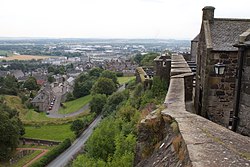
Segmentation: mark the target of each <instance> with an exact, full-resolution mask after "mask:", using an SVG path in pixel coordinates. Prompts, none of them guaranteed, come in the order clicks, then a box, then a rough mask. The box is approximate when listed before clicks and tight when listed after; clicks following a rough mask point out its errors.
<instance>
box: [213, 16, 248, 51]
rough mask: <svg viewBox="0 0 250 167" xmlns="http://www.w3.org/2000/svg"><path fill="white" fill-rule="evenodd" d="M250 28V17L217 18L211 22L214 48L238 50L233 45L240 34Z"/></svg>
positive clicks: (217, 49) (218, 49)
mask: <svg viewBox="0 0 250 167" xmlns="http://www.w3.org/2000/svg"><path fill="white" fill-rule="evenodd" d="M249 28H250V19H224V18H223V19H221V18H215V19H214V22H213V23H210V30H211V38H212V45H213V50H216V51H237V50H238V48H236V47H233V45H234V44H236V43H237V41H238V38H239V35H240V34H242V33H243V32H245V31H246V30H247V29H249Z"/></svg>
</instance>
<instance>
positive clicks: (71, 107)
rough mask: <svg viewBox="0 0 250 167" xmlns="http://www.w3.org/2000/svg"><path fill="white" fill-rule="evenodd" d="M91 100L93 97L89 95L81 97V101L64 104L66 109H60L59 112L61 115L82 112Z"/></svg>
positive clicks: (76, 100)
mask: <svg viewBox="0 0 250 167" xmlns="http://www.w3.org/2000/svg"><path fill="white" fill-rule="evenodd" d="M91 98H92V96H91V95H87V96H84V97H81V98H79V99H75V100H72V101H68V102H66V103H63V104H64V106H65V108H60V109H59V111H58V112H59V113H60V114H69V113H72V112H76V111H78V110H80V109H81V108H82V107H83V106H85V105H86V104H88V103H89V102H90V100H91Z"/></svg>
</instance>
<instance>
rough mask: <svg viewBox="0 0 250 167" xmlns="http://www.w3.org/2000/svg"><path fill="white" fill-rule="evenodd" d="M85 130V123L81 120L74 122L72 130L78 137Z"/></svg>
mask: <svg viewBox="0 0 250 167" xmlns="http://www.w3.org/2000/svg"><path fill="white" fill-rule="evenodd" d="M83 128H84V125H83V122H82V121H81V120H79V119H77V120H75V121H73V122H72V124H71V126H70V129H71V130H72V131H73V132H74V133H75V134H76V135H78V134H79V132H80V131H81V130H82V129H83Z"/></svg>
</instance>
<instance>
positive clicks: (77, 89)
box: [73, 80, 93, 98]
mask: <svg viewBox="0 0 250 167" xmlns="http://www.w3.org/2000/svg"><path fill="white" fill-rule="evenodd" d="M92 85H93V81H92V80H86V81H85V82H79V81H78V82H75V85H74V90H73V95H74V97H75V98H80V97H83V96H86V95H89V94H90V91H91V88H92Z"/></svg>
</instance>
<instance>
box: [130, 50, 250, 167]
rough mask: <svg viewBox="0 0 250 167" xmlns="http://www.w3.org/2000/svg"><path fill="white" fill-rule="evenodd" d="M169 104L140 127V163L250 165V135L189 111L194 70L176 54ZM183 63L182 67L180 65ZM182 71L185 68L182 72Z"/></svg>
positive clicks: (206, 166) (211, 166)
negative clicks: (188, 67)
mask: <svg viewBox="0 0 250 167" xmlns="http://www.w3.org/2000/svg"><path fill="white" fill-rule="evenodd" d="M172 61H173V62H174V64H175V67H174V69H172V70H171V76H172V77H171V80H170V86H169V90H168V93H167V96H166V99H165V108H164V109H160V111H161V112H157V111H156V112H154V113H151V114H150V115H148V116H147V118H145V119H144V120H142V121H141V124H140V125H139V129H138V133H139V135H138V142H137V147H136V149H137V153H136V158H135V165H137V166H150V167H151V166H157V167H158V166H159V167H162V166H186V167H189V166H194V167H228V166H230V167H243V166H250V138H249V137H246V136H242V135H240V134H237V133H234V132H233V131H230V130H229V129H227V128H225V127H222V126H220V125H218V124H215V123H213V122H211V121H209V120H207V119H205V118H203V117H201V116H198V115H196V114H192V113H190V112H187V109H186V101H188V100H186V98H190V97H188V96H187V93H186V92H185V91H189V88H187V85H188V84H189V83H185V82H189V81H188V80H187V79H185V76H190V75H192V73H191V72H190V71H189V70H188V69H187V68H186V67H185V60H184V59H183V57H182V56H181V55H174V56H172ZM178 65H180V68H178ZM181 71H182V72H181Z"/></svg>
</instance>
